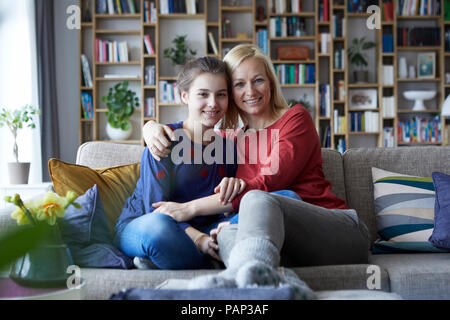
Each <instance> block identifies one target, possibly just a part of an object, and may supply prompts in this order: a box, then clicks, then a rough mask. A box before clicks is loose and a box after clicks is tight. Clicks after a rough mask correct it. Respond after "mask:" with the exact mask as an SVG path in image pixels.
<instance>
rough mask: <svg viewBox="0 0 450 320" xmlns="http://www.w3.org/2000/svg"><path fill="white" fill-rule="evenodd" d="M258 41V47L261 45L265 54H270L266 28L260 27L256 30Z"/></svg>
mask: <svg viewBox="0 0 450 320" xmlns="http://www.w3.org/2000/svg"><path fill="white" fill-rule="evenodd" d="M256 42H257V45H258V47H260V48H261V50H262V51H263V52H264V53H265V54H268V52H269V48H268V39H267V29H266V28H259V29H258V30H256Z"/></svg>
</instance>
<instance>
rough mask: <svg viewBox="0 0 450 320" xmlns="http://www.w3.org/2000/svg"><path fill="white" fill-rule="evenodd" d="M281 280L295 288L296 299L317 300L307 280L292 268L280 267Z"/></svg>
mask: <svg viewBox="0 0 450 320" xmlns="http://www.w3.org/2000/svg"><path fill="white" fill-rule="evenodd" d="M279 273H280V275H281V278H282V280H281V282H282V283H284V284H287V285H290V286H291V287H293V288H294V293H295V299H296V300H315V299H317V296H316V294H315V293H314V291H313V290H312V289H311V288H310V287H308V285H307V284H306V282H304V281H302V280H301V279H300V278H299V277H298V276H297V274H296V273H295V272H294V271H292V270H291V269H286V268H283V267H280V271H279Z"/></svg>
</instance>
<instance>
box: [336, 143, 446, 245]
mask: <svg viewBox="0 0 450 320" xmlns="http://www.w3.org/2000/svg"><path fill="white" fill-rule="evenodd" d="M343 157H344V175H345V189H346V195H347V204H348V206H349V207H350V208H352V209H355V210H356V212H357V213H358V216H359V218H360V219H361V220H362V221H364V222H365V224H366V225H367V227H368V228H369V231H370V234H371V236H372V242H374V241H375V240H376V239H377V238H378V233H377V226H376V215H375V203H374V200H373V183H372V171H371V169H372V167H376V168H380V169H383V170H387V171H392V172H401V173H403V174H408V175H414V176H421V177H431V173H432V172H434V171H439V172H443V173H447V174H450V166H449V165H448V161H447V159H450V147H435V146H421V147H397V148H358V149H349V150H347V151H346V152H345V153H344V155H343Z"/></svg>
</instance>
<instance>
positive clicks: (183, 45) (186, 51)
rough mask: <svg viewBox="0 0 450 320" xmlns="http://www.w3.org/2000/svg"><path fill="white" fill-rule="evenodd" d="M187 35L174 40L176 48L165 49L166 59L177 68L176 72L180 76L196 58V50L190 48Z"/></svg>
mask: <svg viewBox="0 0 450 320" xmlns="http://www.w3.org/2000/svg"><path fill="white" fill-rule="evenodd" d="M186 38H187V35H183V36H176V37H175V39H173V40H172V43H173V44H174V47H172V48H166V49H164V58H167V59H170V60H171V61H172V64H173V65H174V66H175V71H176V73H177V74H178V73H179V71H180V70H181V68H182V67H183V66H184V65H185V64H186V62H188V61H189V60H191V59H192V58H194V57H195V55H196V54H197V51H196V50H193V49H191V48H190V47H189V45H188V44H187V41H186Z"/></svg>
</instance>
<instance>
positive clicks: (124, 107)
mask: <svg viewBox="0 0 450 320" xmlns="http://www.w3.org/2000/svg"><path fill="white" fill-rule="evenodd" d="M102 101H103V102H105V103H106V106H107V108H108V111H107V112H106V117H107V118H108V122H107V124H106V133H107V134H108V137H109V138H110V139H111V140H126V139H128V138H129V137H130V135H131V132H132V126H131V122H130V117H131V116H132V115H133V113H134V108H135V107H139V98H137V97H136V92H134V91H132V90H130V89H128V81H123V82H121V83H118V84H116V85H115V86H114V87H112V88H109V93H108V95H106V96H103V97H102Z"/></svg>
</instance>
